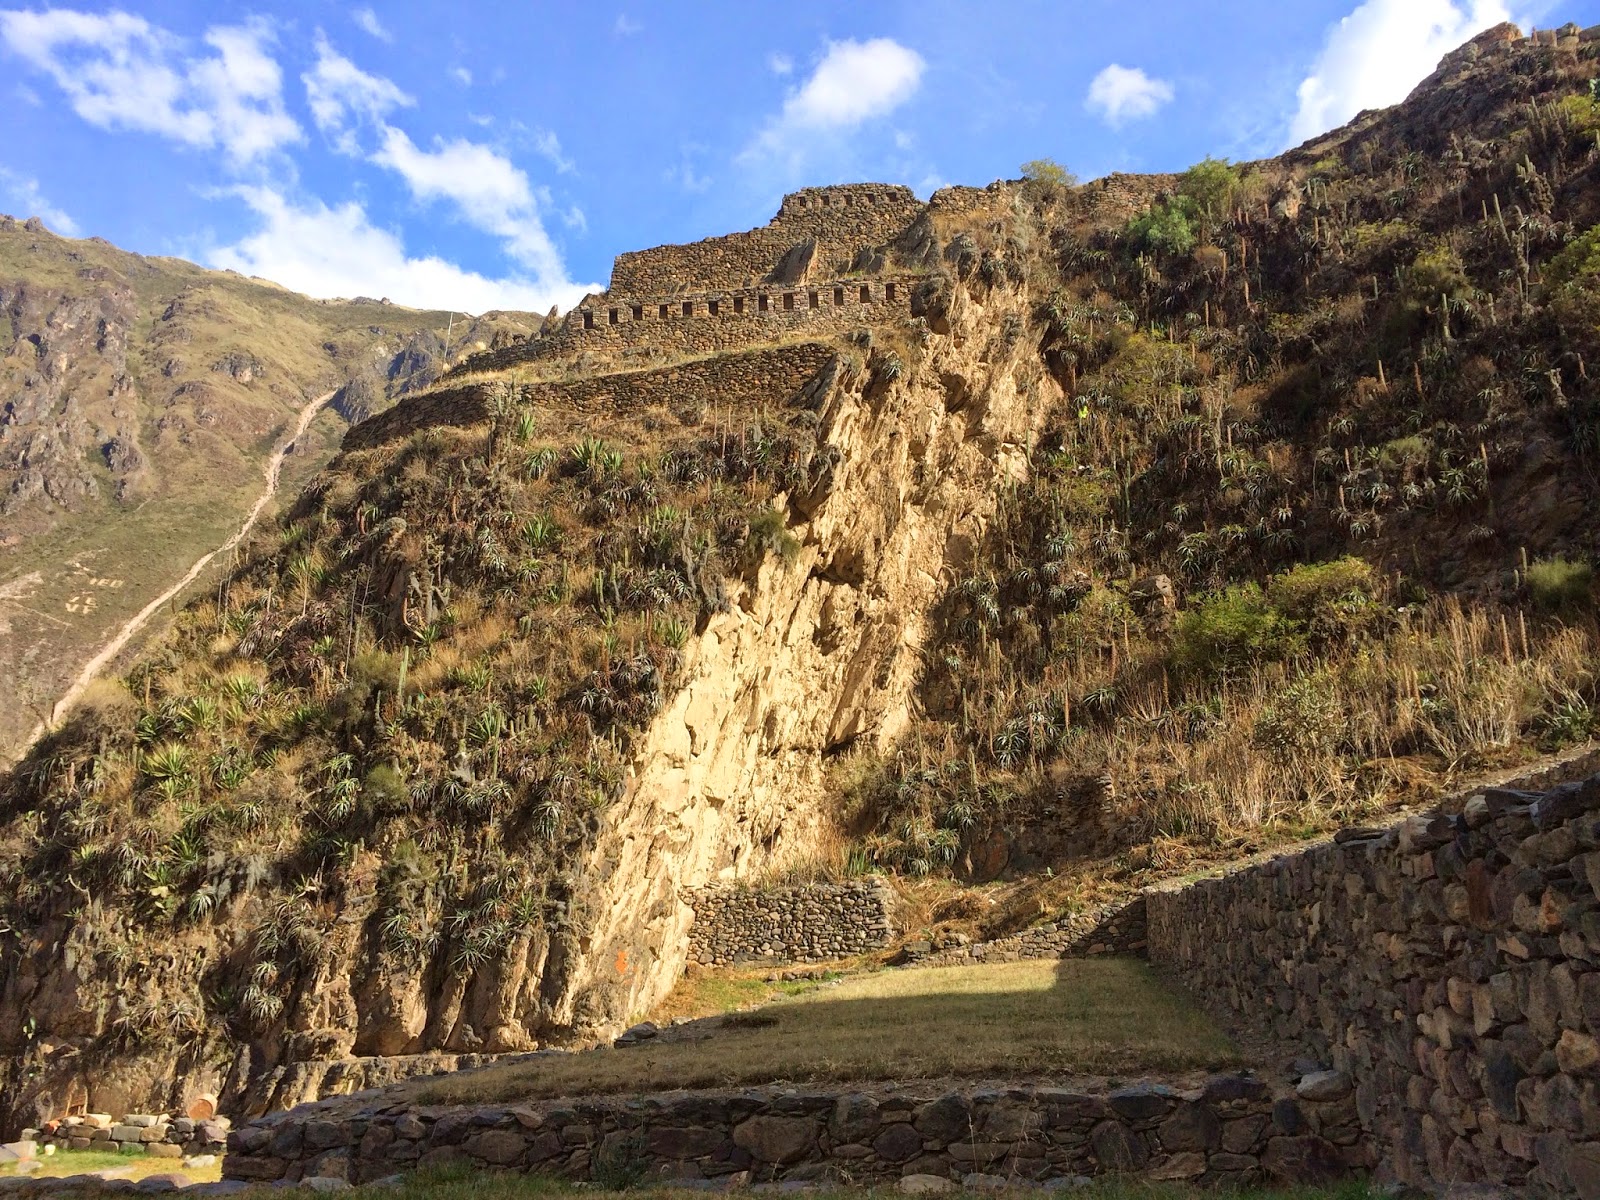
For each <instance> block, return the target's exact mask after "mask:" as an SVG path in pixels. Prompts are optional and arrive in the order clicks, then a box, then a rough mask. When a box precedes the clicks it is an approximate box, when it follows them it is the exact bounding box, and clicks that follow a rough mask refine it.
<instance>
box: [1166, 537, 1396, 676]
mask: <svg viewBox="0 0 1600 1200" xmlns="http://www.w3.org/2000/svg"><path fill="white" fill-rule="evenodd" d="M1380 613H1381V609H1380V608H1379V606H1378V603H1377V600H1376V597H1375V586H1374V578H1373V573H1372V568H1371V567H1370V566H1368V565H1367V563H1365V562H1363V561H1362V560H1361V559H1359V558H1341V559H1337V560H1335V561H1333V562H1327V563H1311V564H1306V565H1302V566H1297V567H1294V568H1292V569H1291V570H1288V571H1285V572H1284V573H1283V574H1281V575H1274V576H1273V577H1272V579H1271V580H1269V581H1268V583H1267V586H1266V587H1265V588H1262V587H1260V586H1259V585H1257V584H1254V583H1245V584H1239V585H1236V586H1234V587H1230V588H1227V589H1226V590H1224V591H1221V592H1217V593H1214V594H1213V595H1210V596H1207V597H1205V598H1204V599H1202V600H1201V601H1200V602H1199V603H1198V604H1197V605H1195V606H1194V607H1193V608H1190V609H1188V610H1186V611H1185V612H1183V613H1181V614H1180V615H1179V617H1178V625H1177V630H1176V637H1175V640H1174V643H1173V651H1172V653H1173V659H1174V661H1175V662H1176V664H1177V666H1178V667H1179V668H1180V669H1181V670H1184V671H1186V672H1189V673H1193V674H1200V675H1208V676H1213V677H1215V676H1225V675H1230V674H1235V673H1237V672H1239V671H1241V670H1243V669H1245V668H1246V667H1249V666H1252V665H1254V664H1256V663H1263V662H1281V661H1284V660H1286V659H1290V658H1295V657H1298V656H1299V655H1301V654H1303V653H1305V652H1306V650H1308V649H1310V648H1311V647H1312V646H1313V645H1316V646H1323V645H1327V644H1329V643H1332V642H1338V641H1347V640H1349V639H1351V638H1353V637H1356V636H1357V635H1359V634H1362V633H1365V632H1367V631H1368V630H1370V629H1371V628H1372V627H1373V626H1374V625H1375V624H1376V623H1377V620H1378V617H1379V615H1380Z"/></svg>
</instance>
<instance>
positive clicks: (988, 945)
mask: <svg viewBox="0 0 1600 1200" xmlns="http://www.w3.org/2000/svg"><path fill="white" fill-rule="evenodd" d="M1145 936H1146V935H1145V902H1144V898H1143V897H1140V898H1139V899H1137V900H1133V901H1130V902H1129V903H1127V904H1117V905H1113V906H1111V907H1109V908H1101V909H1095V910H1093V911H1091V912H1086V913H1075V914H1073V915H1071V916H1066V917H1061V918H1058V919H1057V920H1055V921H1052V922H1050V923H1049V924H1046V925H1038V926H1035V927H1034V928H1032V929H1025V930H1023V931H1022V932H1021V933H1016V934H1012V935H1011V936H1010V937H1003V938H995V939H994V940H992V941H988V942H972V943H969V944H966V945H959V946H945V945H937V944H930V943H927V942H923V943H914V944H913V945H910V946H907V947H906V958H907V959H908V960H909V961H911V962H915V963H917V964H918V965H925V966H938V967H943V966H956V965H958V964H962V963H973V962H1020V961H1022V960H1024V959H1030V958H1085V957H1089V956H1092V955H1099V954H1127V955H1134V956H1137V957H1140V958H1142V957H1144V953H1145Z"/></svg>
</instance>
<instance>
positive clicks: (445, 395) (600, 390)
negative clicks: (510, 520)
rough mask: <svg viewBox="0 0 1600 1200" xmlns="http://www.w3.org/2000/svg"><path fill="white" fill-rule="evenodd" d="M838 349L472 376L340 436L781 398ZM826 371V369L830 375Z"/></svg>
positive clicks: (375, 441)
mask: <svg viewBox="0 0 1600 1200" xmlns="http://www.w3.org/2000/svg"><path fill="white" fill-rule="evenodd" d="M836 359H837V352H836V351H835V350H833V349H832V348H831V347H829V346H824V345H822V344H821V343H818V342H802V343H799V344H797V345H792V346H778V347H774V348H772V349H768V350H755V351H751V352H749V353H745V354H727V355H721V356H718V357H716V358H704V359H693V360H690V361H688V362H681V363H675V364H673V365H672V366H670V367H659V368H656V369H655V370H650V371H621V372H617V373H616V374H613V375H597V376H594V377H593V378H590V379H581V380H576V381H574V382H572V383H530V384H517V383H512V382H506V381H497V382H494V383H469V384H463V385H461V386H459V387H453V388H451V387H446V388H441V389H439V390H438V391H433V392H426V393H423V394H422V395H419V396H413V397H407V398H404V399H402V400H401V401H400V402H399V403H398V404H396V405H395V406H394V407H393V408H390V409H386V410H385V411H383V412H381V413H379V414H377V415H376V416H374V417H369V418H368V419H367V420H365V421H363V422H361V424H359V425H356V426H355V427H353V428H352V429H351V430H350V431H349V432H348V433H346V434H345V437H344V449H346V450H365V449H368V448H370V447H372V446H377V445H381V444H383V443H384V442H389V441H394V440H395V439H397V438H401V437H406V436H409V435H410V434H411V433H414V432H415V431H416V430H418V429H424V428H427V427H429V426H432V425H459V426H468V425H476V424H478V423H480V422H482V421H486V420H488V419H489V414H490V413H491V412H492V411H493V409H494V406H495V405H496V404H516V405H522V406H531V407H541V408H559V409H564V410H567V411H571V412H589V413H598V412H605V413H623V412H629V411H636V410H643V409H647V408H670V409H672V410H674V411H680V412H681V411H686V410H693V409H695V408H697V407H700V406H706V405H711V404H713V403H714V404H716V405H717V406H718V407H719V408H720V409H723V410H726V409H728V408H729V407H735V408H738V407H744V406H750V405H757V404H763V403H765V404H772V405H782V404H787V403H789V402H791V401H793V400H795V399H796V398H797V397H800V396H802V394H804V393H805V392H806V390H807V386H808V385H809V384H811V382H812V381H813V380H816V379H817V378H818V377H819V376H820V375H824V374H826V373H827V368H828V367H829V366H830V365H831V364H832V363H834V362H835V361H836ZM830 377H831V376H830Z"/></svg>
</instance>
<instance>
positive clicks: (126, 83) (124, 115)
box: [0, 9, 302, 166]
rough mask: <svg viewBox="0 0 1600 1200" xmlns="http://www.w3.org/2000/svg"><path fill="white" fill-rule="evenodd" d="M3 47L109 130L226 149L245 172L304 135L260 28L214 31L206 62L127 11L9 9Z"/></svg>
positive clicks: (1, 26)
mask: <svg viewBox="0 0 1600 1200" xmlns="http://www.w3.org/2000/svg"><path fill="white" fill-rule="evenodd" d="M0 40H3V41H4V42H5V43H6V45H7V46H9V47H10V48H11V50H12V51H13V52H15V53H16V54H17V55H18V56H19V57H21V58H22V59H23V60H25V61H26V62H28V63H30V64H31V65H32V66H34V67H35V68H37V69H38V70H41V71H43V72H44V73H46V74H47V75H49V76H50V78H51V79H53V80H54V81H55V83H56V85H57V86H58V87H59V88H60V89H61V90H62V91H63V92H64V93H65V94H66V96H67V99H68V101H69V102H70V103H71V105H72V109H73V111H74V112H76V113H77V114H78V116H80V117H82V118H83V119H84V120H85V121H87V122H89V123H90V124H91V125H97V126H99V127H100V128H102V129H129V130H135V131H138V132H142V133H154V134H159V135H161V136H162V137H167V138H170V139H172V140H174V141H177V142H180V143H182V144H184V145H187V146H194V147H198V148H201V149H221V150H222V151H223V153H224V154H225V155H226V156H227V157H228V159H229V160H230V161H231V162H232V163H233V164H234V165H236V166H237V165H242V164H245V163H249V162H251V161H254V160H256V159H259V158H261V157H262V156H263V155H266V154H268V153H270V152H271V151H273V150H276V149H278V148H279V147H281V146H285V145H288V144H289V143H292V142H297V141H299V140H300V139H301V137H302V134H301V131H300V126H299V125H298V124H297V123H296V122H295V120H294V118H292V117H291V116H289V114H288V113H287V112H286V111H284V107H283V92H282V88H283V74H282V72H281V71H280V70H279V68H278V64H277V61H276V60H275V59H274V58H273V57H272V56H271V55H270V54H268V53H267V51H266V48H265V47H266V45H267V44H268V43H270V42H271V41H272V32H271V30H270V29H269V27H268V26H267V25H266V24H265V23H263V22H260V21H250V22H247V23H245V24H243V25H231V26H226V25H219V26H214V27H212V28H211V29H209V30H207V31H206V34H205V36H204V39H203V40H204V42H205V43H206V45H207V46H209V47H210V48H211V50H212V51H214V53H212V54H207V55H201V56H193V55H191V54H190V53H189V50H188V48H187V46H186V44H185V43H184V42H183V41H182V40H180V39H178V38H176V37H174V36H173V35H172V34H170V33H168V32H167V31H165V30H163V29H160V28H157V27H156V26H153V25H151V24H150V23H149V22H148V21H145V20H144V19H143V18H142V17H136V16H132V15H130V14H128V13H124V12H111V13H107V14H105V15H100V14H96V13H84V12H75V11H72V10H69V9H47V10H45V11H44V12H33V11H4V12H0Z"/></svg>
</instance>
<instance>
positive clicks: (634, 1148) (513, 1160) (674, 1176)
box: [224, 1050, 1371, 1188]
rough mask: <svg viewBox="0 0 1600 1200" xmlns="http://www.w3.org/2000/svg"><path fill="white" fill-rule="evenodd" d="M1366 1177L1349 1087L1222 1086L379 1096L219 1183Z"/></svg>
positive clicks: (260, 1149)
mask: <svg viewBox="0 0 1600 1200" xmlns="http://www.w3.org/2000/svg"><path fill="white" fill-rule="evenodd" d="M617 1053H622V1054H626V1053H632V1051H627V1050H622V1051H617ZM1370 1161H1371V1160H1370V1158H1369V1155H1368V1151H1367V1148H1366V1143H1365V1141H1364V1140H1363V1139H1362V1137H1361V1131H1360V1129H1359V1128H1358V1127H1357V1125H1356V1121H1355V1114H1354V1109H1353V1105H1352V1103H1351V1100H1350V1096H1349V1081H1348V1080H1347V1079H1344V1078H1342V1077H1339V1076H1337V1075H1332V1074H1329V1075H1326V1076H1324V1075H1318V1076H1312V1077H1310V1078H1309V1079H1308V1080H1307V1081H1304V1082H1302V1083H1301V1085H1300V1086H1299V1087H1298V1088H1297V1089H1295V1090H1294V1091H1289V1090H1287V1089H1285V1090H1280V1091H1277V1092H1274V1090H1273V1089H1271V1088H1269V1087H1268V1086H1267V1085H1266V1084H1264V1083H1263V1082H1261V1081H1260V1080H1258V1079H1255V1078H1252V1077H1250V1076H1248V1075H1223V1076H1216V1077H1213V1078H1210V1079H1206V1080H1203V1081H1199V1082H1197V1083H1196V1084H1195V1086H1193V1087H1186V1088H1176V1087H1169V1086H1165V1085H1161V1084H1148V1083H1147V1084H1140V1085H1136V1086H1131V1087H1123V1088H1116V1089H1112V1088H1107V1087H1098V1088H1082V1089H1075V1088H1052V1087H1016V1088H1005V1089H986V1090H983V1089H980V1090H960V1091H952V1092H947V1093H944V1094H937V1093H933V1094H930V1093H929V1092H926V1091H922V1092H919V1091H917V1090H916V1089H914V1088H907V1089H904V1090H899V1089H894V1090H884V1091H876V1090H874V1091H853V1090H848V1089H837V1088H836V1089H815V1090H799V1089H785V1090H778V1089H773V1088H761V1089H751V1090H745V1091H739V1092H710V1093H704V1092H702V1093H692V1092H674V1093H669V1094H666V1095H657V1096H648V1097H633V1098H630V1097H603V1098H598V1099H594V1098H591V1099H581V1100H561V1101H553V1102H541V1103H530V1104H519V1105H493V1106H487V1105H486V1106H481V1107H452V1108H426V1107H409V1106H406V1105H397V1104H392V1103H388V1102H386V1100H385V1098H384V1096H383V1095H382V1094H381V1093H374V1094H372V1095H369V1096H363V1097H348V1098H346V1099H344V1100H343V1101H330V1102H327V1103H324V1104H319V1105H308V1106H306V1107H304V1108H301V1109H297V1110H295V1111H293V1112H289V1113H280V1114H276V1115H274V1116H272V1117H269V1118H266V1119H264V1120H262V1121H258V1122H256V1123H255V1124H253V1125H250V1126H247V1127H245V1128H242V1129H238V1130H235V1131H234V1132H233V1134H232V1135H230V1137H229V1139H228V1157H227V1159H226V1160H225V1162H224V1174H225V1176H226V1177H227V1178H229V1179H238V1180H249V1181H270V1182H276V1181H279V1180H283V1181H291V1182H292V1181H297V1180H299V1181H304V1180H307V1179H319V1178H320V1179H338V1180H348V1181H350V1182H353V1183H359V1182H367V1181H371V1180H375V1179H382V1178H385V1177H387V1176H390V1175H393V1174H395V1173H396V1172H402V1171H407V1170H411V1169H413V1168H416V1167H418V1166H433V1165H439V1164H446V1163H465V1164H475V1165H480V1166H485V1167H493V1168H499V1169H509V1170H517V1171H535V1172H539V1173H541V1174H549V1175H560V1176H565V1177H567V1178H572V1179H591V1178H592V1179H597V1180H600V1181H602V1182H604V1181H606V1180H608V1179H616V1178H617V1177H619V1176H622V1177H626V1176H629V1175H632V1176H635V1177H648V1178H654V1179H657V1180H677V1181H684V1182H691V1181H694V1180H706V1179H710V1180H719V1181H721V1182H722V1183H723V1184H724V1185H727V1186H736V1185H738V1184H739V1183H742V1182H750V1181H757V1182H760V1181H767V1180H775V1179H776V1180H784V1181H788V1182H792V1183H799V1182H802V1181H818V1182H829V1181H839V1182H852V1183H882V1182H885V1181H889V1180H897V1179H906V1178H909V1177H917V1178H919V1179H926V1178H929V1177H931V1178H932V1179H935V1180H943V1181H945V1186H946V1187H948V1186H950V1185H952V1184H953V1183H954V1182H956V1181H961V1182H965V1183H966V1184H968V1185H969V1186H971V1187H973V1188H992V1187H994V1186H997V1185H999V1184H1001V1183H1003V1182H1008V1181H1009V1182H1016V1183H1021V1182H1042V1181H1047V1180H1069V1181H1075V1180H1081V1179H1085V1178H1087V1177H1091V1176H1098V1175H1107V1174H1126V1173H1134V1174H1137V1175H1140V1176H1143V1177H1145V1178H1149V1179H1155V1180H1174V1181H1178V1180H1181V1181H1189V1182H1194V1183H1198V1184H1201V1185H1204V1186H1215V1187H1220V1188H1230V1187H1240V1186H1248V1185H1252V1184H1256V1183H1261V1182H1267V1181H1278V1182H1309V1181H1316V1180H1329V1179H1336V1178H1339V1177H1341V1176H1344V1175H1347V1174H1348V1173H1349V1172H1350V1171H1352V1170H1353V1169H1362V1168H1365V1167H1367V1166H1369V1165H1370ZM935 1186H937V1185H935Z"/></svg>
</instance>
